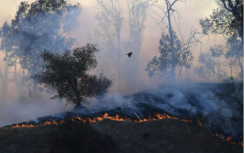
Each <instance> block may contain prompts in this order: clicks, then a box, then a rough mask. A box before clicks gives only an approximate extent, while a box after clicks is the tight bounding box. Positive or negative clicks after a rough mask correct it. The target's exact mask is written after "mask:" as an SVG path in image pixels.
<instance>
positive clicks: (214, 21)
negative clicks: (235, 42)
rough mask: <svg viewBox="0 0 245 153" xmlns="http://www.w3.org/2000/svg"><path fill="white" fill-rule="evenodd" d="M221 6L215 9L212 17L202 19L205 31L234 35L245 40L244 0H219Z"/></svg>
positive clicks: (201, 22)
mask: <svg viewBox="0 0 245 153" xmlns="http://www.w3.org/2000/svg"><path fill="white" fill-rule="evenodd" d="M216 2H217V3H218V5H219V8H217V9H214V10H213V14H212V15H210V18H206V19H201V20H200V24H201V26H202V28H203V33H205V34H207V33H208V32H209V31H210V32H211V33H216V34H226V35H228V36H233V35H235V34H238V35H239V37H240V38H241V39H242V40H243V0H217V1H216Z"/></svg>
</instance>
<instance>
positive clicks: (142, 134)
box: [0, 119, 243, 153]
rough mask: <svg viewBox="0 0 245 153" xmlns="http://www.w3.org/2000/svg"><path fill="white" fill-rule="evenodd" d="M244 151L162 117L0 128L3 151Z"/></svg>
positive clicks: (93, 152)
mask: <svg viewBox="0 0 245 153" xmlns="http://www.w3.org/2000/svg"><path fill="white" fill-rule="evenodd" d="M68 152H69V153H104V152H105V153H165V152H166V153H226V152H227V153H242V152H243V147H241V146H239V145H237V144H230V143H229V142H223V141H222V140H220V139H219V138H218V137H216V136H214V135H212V134H211V133H209V132H208V131H207V130H205V128H204V127H201V126H198V125H193V124H189V123H186V122H181V121H179V120H172V119H163V120H158V121H149V122H144V123H136V122H128V121H125V122H117V121H111V120H103V121H101V122H96V123H92V124H83V123H82V122H80V123H74V122H68V123H65V124H61V125H46V126H41V127H36V128H19V129H8V130H4V129H0V153H68Z"/></svg>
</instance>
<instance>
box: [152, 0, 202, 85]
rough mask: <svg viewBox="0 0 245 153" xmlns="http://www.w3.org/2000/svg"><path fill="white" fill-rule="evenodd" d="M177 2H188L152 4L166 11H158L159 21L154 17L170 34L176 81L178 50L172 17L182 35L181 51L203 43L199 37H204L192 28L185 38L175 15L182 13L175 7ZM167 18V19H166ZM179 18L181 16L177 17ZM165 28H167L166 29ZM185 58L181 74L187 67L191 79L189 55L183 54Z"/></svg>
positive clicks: (172, 62)
mask: <svg viewBox="0 0 245 153" xmlns="http://www.w3.org/2000/svg"><path fill="white" fill-rule="evenodd" d="M177 2H186V1H181V0H173V1H172V2H171V1H170V0H165V3H166V9H165V8H164V7H162V6H159V5H156V4H155V3H157V1H154V3H153V4H152V6H156V7H157V8H158V9H160V11H162V12H163V13H164V15H163V16H162V15H159V14H158V13H156V14H157V16H158V17H159V18H160V21H159V22H158V21H157V20H156V19H154V20H155V21H156V22H157V24H158V25H159V26H160V28H161V29H162V30H163V32H165V33H166V34H167V35H169V42H170V46H169V47H170V48H169V49H170V52H169V53H170V55H169V56H171V57H169V58H170V59H171V65H172V66H171V72H169V73H171V77H172V79H171V80H172V82H175V81H176V79H178V78H176V66H177V65H178V63H175V62H176V60H175V56H176V55H175V53H176V50H175V45H176V44H174V43H175V37H176V36H175V35H176V34H175V32H174V26H173V25H174V24H173V21H172V19H174V21H175V25H176V27H177V29H178V32H179V34H180V36H181V40H182V41H181V43H182V45H181V46H180V48H181V49H179V52H184V51H186V50H189V49H190V48H191V47H192V44H197V43H201V41H199V39H200V38H201V37H202V36H200V37H199V38H196V35H197V34H200V33H199V32H198V31H197V30H195V29H194V30H193V29H191V32H190V35H189V37H188V39H187V40H186V41H185V40H184V38H183V35H182V32H181V28H180V25H179V23H177V21H176V17H175V14H177V15H179V17H181V16H180V14H179V13H178V12H177V10H176V9H174V5H175V4H176V3H177ZM165 19H166V20H167V21H165ZM177 19H179V18H177ZM165 29H167V30H166V31H165ZM182 57H184V58H187V59H183V64H182V67H181V69H180V73H179V76H180V75H181V72H182V68H183V67H185V68H186V74H187V79H188V80H189V77H188V71H187V69H188V68H189V66H188V64H187V63H188V62H189V61H188V56H187V55H185V54H183V56H182Z"/></svg>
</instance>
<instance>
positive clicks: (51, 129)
mask: <svg viewBox="0 0 245 153" xmlns="http://www.w3.org/2000/svg"><path fill="white" fill-rule="evenodd" d="M0 152H1V153H5V152H6V153H17V152H18V153H26V152H28V153H45V152H48V153H67V152H69V153H78V152H79V153H114V152H117V151H116V143H115V142H114V141H112V139H111V137H109V136H106V135H101V134H99V133H98V132H97V131H96V130H94V129H93V128H91V126H90V125H89V124H84V123H83V122H80V123H75V122H72V121H68V120H67V122H66V123H63V124H61V125H46V126H41V127H36V128H21V129H10V130H3V129H0Z"/></svg>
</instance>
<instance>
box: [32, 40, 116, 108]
mask: <svg viewBox="0 0 245 153" xmlns="http://www.w3.org/2000/svg"><path fill="white" fill-rule="evenodd" d="M98 51H99V50H98V49H97V48H96V45H93V44H87V45H86V46H84V47H80V48H75V49H73V52H72V53H71V51H69V50H67V51H65V52H64V53H62V54H61V55H60V54H57V53H53V52H48V51H46V50H45V51H44V52H42V53H41V57H42V59H43V61H44V63H45V64H44V65H43V66H42V70H41V72H40V73H38V74H35V75H33V76H32V78H34V79H35V81H36V82H37V83H39V84H44V86H45V87H47V88H48V89H49V90H52V91H55V92H56V93H57V95H55V96H54V97H52V98H66V99H67V100H68V101H71V102H73V103H75V105H76V107H80V106H81V104H84V103H85V102H86V101H85V98H86V97H91V96H96V95H98V94H101V93H102V92H105V91H106V90H107V89H108V88H109V87H110V86H111V83H112V82H111V81H110V80H108V79H106V78H105V77H104V81H101V80H100V79H99V78H98V77H97V76H96V75H90V74H88V71H89V70H92V69H94V68H95V67H96V66H97V60H96V58H95V53H96V52H98Z"/></svg>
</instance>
